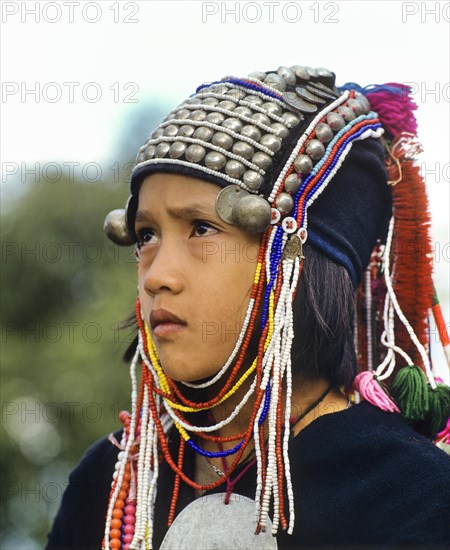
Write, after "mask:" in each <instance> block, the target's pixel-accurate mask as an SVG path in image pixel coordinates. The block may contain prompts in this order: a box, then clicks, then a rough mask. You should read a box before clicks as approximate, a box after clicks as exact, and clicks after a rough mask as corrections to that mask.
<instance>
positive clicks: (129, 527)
mask: <svg viewBox="0 0 450 550" xmlns="http://www.w3.org/2000/svg"><path fill="white" fill-rule="evenodd" d="M123 531H124V533H126V534H127V535H132V534H133V533H134V525H132V524H131V523H127V524H126V525H125V527H124V528H123ZM130 542H131V541H130Z"/></svg>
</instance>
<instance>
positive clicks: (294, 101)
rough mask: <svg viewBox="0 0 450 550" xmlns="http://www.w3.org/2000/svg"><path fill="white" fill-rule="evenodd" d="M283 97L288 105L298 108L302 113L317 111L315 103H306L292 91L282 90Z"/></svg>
mask: <svg viewBox="0 0 450 550" xmlns="http://www.w3.org/2000/svg"><path fill="white" fill-rule="evenodd" d="M283 99H284V101H286V103H287V104H288V105H290V106H291V107H294V109H298V110H299V111H301V112H302V113H315V112H316V111H317V106H316V105H313V104H312V103H308V102H307V101H305V100H304V99H302V98H301V97H299V96H298V95H297V94H296V93H294V92H284V94H283ZM283 118H284V117H283Z"/></svg>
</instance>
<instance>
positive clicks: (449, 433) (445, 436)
mask: <svg viewBox="0 0 450 550" xmlns="http://www.w3.org/2000/svg"><path fill="white" fill-rule="evenodd" d="M440 441H442V442H443V443H446V444H447V445H450V418H449V419H448V420H447V425H446V426H445V428H444V429H443V430H442V432H439V433H438V434H437V436H436V439H435V440H434V442H435V443H439V442H440Z"/></svg>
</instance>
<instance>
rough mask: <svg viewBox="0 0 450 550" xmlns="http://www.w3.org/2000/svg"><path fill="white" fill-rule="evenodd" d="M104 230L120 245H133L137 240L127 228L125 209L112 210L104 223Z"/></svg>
mask: <svg viewBox="0 0 450 550" xmlns="http://www.w3.org/2000/svg"><path fill="white" fill-rule="evenodd" d="M103 230H104V232H105V233H106V235H107V236H108V238H109V239H111V241H112V242H113V243H115V244H118V245H119V246H131V245H132V244H134V242H135V240H134V238H133V236H132V235H131V234H130V232H129V231H128V228H127V223H126V220H125V210H124V209H123V208H118V209H117V210H113V211H112V212H110V213H109V214H108V215H107V216H106V218H105V222H104V224H103Z"/></svg>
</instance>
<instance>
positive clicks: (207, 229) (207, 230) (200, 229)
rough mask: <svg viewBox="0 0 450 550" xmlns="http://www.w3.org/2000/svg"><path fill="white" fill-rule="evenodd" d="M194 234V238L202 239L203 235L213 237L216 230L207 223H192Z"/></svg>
mask: <svg viewBox="0 0 450 550" xmlns="http://www.w3.org/2000/svg"><path fill="white" fill-rule="evenodd" d="M193 225H194V232H195V233H196V236H199V237H203V236H204V235H213V234H214V233H217V229H216V228H215V227H213V226H212V225H210V224H209V223H208V222H202V221H199V222H194V224H193Z"/></svg>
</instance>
